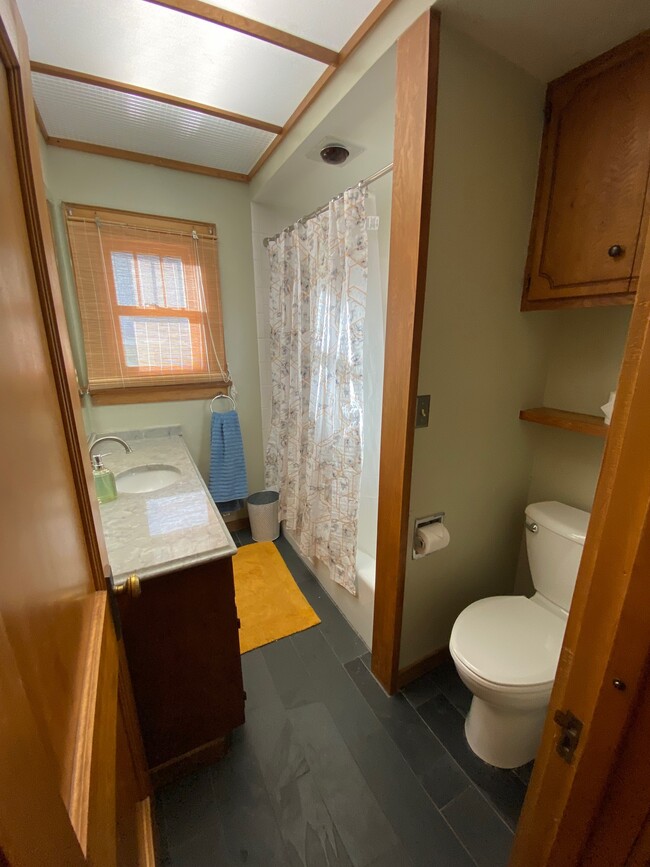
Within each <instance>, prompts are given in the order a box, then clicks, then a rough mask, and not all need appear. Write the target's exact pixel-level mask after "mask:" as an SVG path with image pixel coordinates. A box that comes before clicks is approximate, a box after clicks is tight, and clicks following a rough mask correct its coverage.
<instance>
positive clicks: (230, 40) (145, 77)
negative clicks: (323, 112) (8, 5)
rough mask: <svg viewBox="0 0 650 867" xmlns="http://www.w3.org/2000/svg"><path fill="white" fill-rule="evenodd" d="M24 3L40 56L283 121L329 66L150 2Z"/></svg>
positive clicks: (46, 0)
mask: <svg viewBox="0 0 650 867" xmlns="http://www.w3.org/2000/svg"><path fill="white" fill-rule="evenodd" d="M367 2H368V0H363V5H364V8H365V5H366V3H367ZM324 5H325V4H324ZM350 5H352V6H356V2H355V3H351V4H350ZM19 7H20V13H21V15H22V17H23V20H24V22H25V26H26V29H27V34H28V38H29V47H30V56H31V58H32V59H33V60H37V61H40V62H42V63H49V64H51V65H54V66H62V67H67V68H68V69H74V70H78V71H80V72H87V73H90V74H92V75H97V76H100V77H102V78H111V79H115V80H117V81H123V82H127V83H129V84H135V85H137V86H139V87H146V88H149V89H151V90H158V91H162V92H164V93H170V94H173V95H174V96H179V97H182V98H184V99H190V100H193V101H195V102H202V103H207V104H209V105H214V106H218V107H219V108H223V109H226V110H227V111H233V112H237V113H238V114H244V115H248V116H250V117H256V118H259V119H261V120H266V121H269V122H271V123H275V124H279V125H282V124H283V123H284V122H285V121H286V120H287V118H288V117H289V116H290V115H291V114H292V112H293V111H294V109H295V108H296V106H297V105H298V103H299V102H300V101H301V100H302V98H303V97H304V96H305V94H306V93H307V92H308V90H309V89H310V88H311V86H312V85H313V84H314V83H315V82H316V80H317V79H318V78H319V76H320V75H321V73H322V72H323V70H324V66H323V65H322V64H321V63H318V62H317V61H314V60H311V59H309V58H306V57H302V56H301V55H298V54H294V53H293V52H291V51H286V50H284V49H282V48H278V47H277V46H274V45H269V44H268V43H266V42H261V41H260V40H258V39H253V38H251V37H250V36H246V35H244V34H241V33H236V32H235V31H233V30H228V29H226V28H224V27H219V26H218V25H216V24H214V23H212V22H208V21H202V20H199V19H198V18H193V17H192V16H190V15H184V14H182V13H179V12H176V11H174V10H171V9H165V8H163V7H161V6H156V5H154V4H152V3H146V2H144V0H55V2H54V3H53V0H19Z"/></svg>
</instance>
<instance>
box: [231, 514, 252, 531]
mask: <svg viewBox="0 0 650 867" xmlns="http://www.w3.org/2000/svg"><path fill="white" fill-rule="evenodd" d="M226 527H228V530H229V531H230V532H231V533H236V532H237V531H238V530H250V528H251V522H250V521H249V520H248V518H246V517H243V518H231V520H229V521H228V520H226Z"/></svg>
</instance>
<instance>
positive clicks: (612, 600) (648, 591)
mask: <svg viewBox="0 0 650 867" xmlns="http://www.w3.org/2000/svg"><path fill="white" fill-rule="evenodd" d="M645 251H646V252H645V255H644V258H643V262H642V267H641V274H640V277H639V283H638V291H637V297H636V301H635V305H634V309H633V312H632V319H631V322H630V329H629V332H628V339H627V344H626V349H625V355H624V358H623V366H622V369H621V375H620V379H619V384H618V391H617V397H616V405H615V409H614V414H613V417H612V423H611V429H610V432H609V436H608V439H607V445H606V448H605V455H604V458H603V464H602V467H601V472H600V476H599V479H598V486H597V488H596V495H595V498H594V505H593V510H592V518H591V521H590V526H589V530H588V532H587V539H586V542H585V548H584V552H583V556H582V562H581V565H580V571H579V574H578V579H577V582H576V588H575V592H574V596H573V602H572V605H571V611H570V614H569V620H568V623H567V629H566V634H565V638H564V643H563V646H562V651H561V654H560V661H559V665H558V671H557V676H556V679H555V685H554V687H553V692H552V695H551V700H550V703H549V711H548V715H547V718H546V724H545V727H544V733H543V736H542V743H541V746H540V749H539V752H538V754H537V758H536V762H535V769H534V772H533V776H532V779H531V782H530V786H529V788H528V793H527V796H526V800H525V802H524V809H523V813H522V816H521V820H520V823H519V828H518V830H517V835H516V837H515V844H514V849H513V853H512V859H511V861H510V865H511V867H557V865H565V864H566V865H572V864H579V863H582V860H581V859H582V853H583V852H584V851H585V847H587V845H588V843H589V838H590V836H591V833H592V831H593V829H594V823H595V821H596V819H597V817H598V815H599V813H600V810H601V805H602V802H603V799H604V797H605V794H606V791H607V783H608V780H609V779H610V775H611V774H612V773H613V772H615V770H616V768H617V765H618V761H619V756H620V755H621V751H622V748H623V746H624V744H625V738H626V732H627V731H628V727H629V726H630V724H631V723H632V721H633V717H634V714H635V713H636V712H637V710H638V707H639V702H640V700H641V698H642V695H643V689H644V684H645V677H646V673H647V670H648V665H650V630H649V629H648V623H647V612H648V610H650V585H649V584H648V581H647V576H648V573H649V572H650V460H648V442H650V400H649V399H648V395H649V394H650V231H649V232H648V237H647V241H646V247H645ZM614 681H622V682H623V684H624V688H623V689H620V688H617V687H616V685H615V683H614ZM619 686H620V684H619ZM567 709H568V710H570V711H571V712H572V713H573V714H574V715H575V716H576V717H577V718H578V719H580V721H581V722H582V723H583V726H584V728H583V731H582V733H581V736H580V741H579V743H578V748H577V751H576V753H575V756H574V757H573V761H572V762H571V764H567V763H566V762H565V761H564V760H563V759H562V758H561V757H560V756H559V755H558V753H557V752H556V749H555V747H556V742H557V739H558V732H559V729H558V727H557V725H556V724H555V723H554V721H553V717H554V714H555V712H556V711H557V710H567ZM621 820H622V822H623V824H624V825H625V823H626V822H627V824H628V825H630V823H632V822H638V821H641V822H642V821H643V819H639V817H638V816H637V817H636V818H633V817H631V816H630V815H629V814H628V815H625V816H622V817H621ZM641 830H642V826H641V825H639V826H638V828H637V827H636V826H635V827H634V828H632V827H626V828H625V831H626V836H627V838H628V839H629V838H631V839H632V840H634V839H635V836H634V832H636V833H641ZM615 863H621V865H622V864H624V863H626V861H624V860H621V861H620V862H612V861H608V867H614V864H615Z"/></svg>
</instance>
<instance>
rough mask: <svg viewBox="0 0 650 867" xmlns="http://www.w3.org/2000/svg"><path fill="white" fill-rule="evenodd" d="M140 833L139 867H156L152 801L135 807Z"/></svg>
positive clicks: (147, 799) (145, 800)
mask: <svg viewBox="0 0 650 867" xmlns="http://www.w3.org/2000/svg"><path fill="white" fill-rule="evenodd" d="M135 810H136V824H137V829H138V831H137V833H138V867H156V847H155V845H154V827H153V817H152V815H151V799H150V798H145V799H144V801H139V802H138V803H137V804H136V805H135Z"/></svg>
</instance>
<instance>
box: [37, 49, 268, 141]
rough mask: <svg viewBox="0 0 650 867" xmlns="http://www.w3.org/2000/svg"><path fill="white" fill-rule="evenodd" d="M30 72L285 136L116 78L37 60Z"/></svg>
mask: <svg viewBox="0 0 650 867" xmlns="http://www.w3.org/2000/svg"><path fill="white" fill-rule="evenodd" d="M30 68H31V70H32V72H35V73H37V74H38V75H49V76H51V77H52V78H64V79H65V80H66V81H77V82H79V83H80V84H89V85H92V86H93V87H103V88H105V89H106V90H114V91H116V92H117V93H127V94H129V95H130V96H141V97H144V98H145V99H151V100H154V102H162V103H164V104H165V105H173V106H174V107H175V108H185V109H188V110H189V111H198V112H200V113H201V114H207V115H209V116H210V117H218V118H219V119H220V120H228V121H231V122H232V123H239V124H241V125H242V126H250V127H253V129H261V130H263V131H264V132H270V133H273V134H274V135H278V134H279V133H281V132H282V127H281V126H278V125H277V124H274V123H267V121H265V120H259V119H258V118H255V117H248V116H247V115H245V114H236V113H235V112H232V111H226V110H225V109H223V108H217V107H216V106H213V105H205V104H204V103H202V102H193V101H192V100H190V99H182V98H181V97H179V96H172V94H170V93H161V92H160V91H158V90H149V89H148V88H146V87H138V86H137V85H135V84H127V83H126V82H123V81H115V80H114V79H112V78H101V77H100V76H99V75H90V74H89V73H87V72H78V71H77V70H75V69H65V68H64V67H62V66H51V65H50V64H49V63H39V62H38V61H36V60H32V61H31V64H30ZM37 119H38V114H37ZM39 126H40V123H39ZM42 131H43V127H41V132H42ZM44 135H45V138H46V139H47V134H46V133H44Z"/></svg>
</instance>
